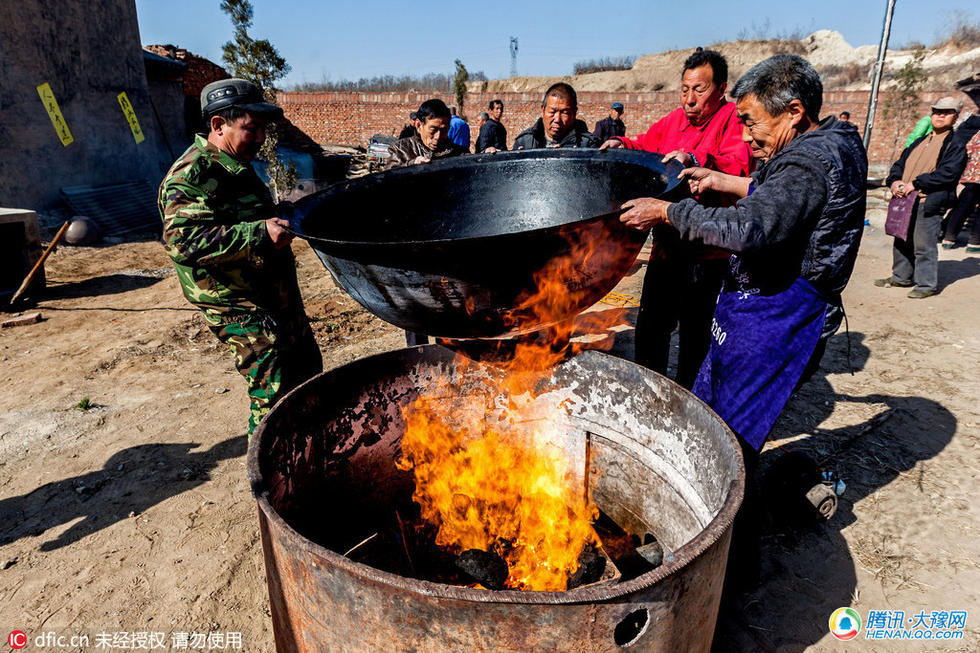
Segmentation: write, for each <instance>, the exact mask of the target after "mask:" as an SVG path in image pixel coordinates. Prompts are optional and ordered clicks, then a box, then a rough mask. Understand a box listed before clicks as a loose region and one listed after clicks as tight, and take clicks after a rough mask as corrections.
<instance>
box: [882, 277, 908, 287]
mask: <svg viewBox="0 0 980 653" xmlns="http://www.w3.org/2000/svg"><path fill="white" fill-rule="evenodd" d="M875 285H876V286H878V287H879V288H908V287H909V286H911V285H912V283H906V282H904V281H899V280H898V279H896V278H895V277H886V278H884V279H875Z"/></svg>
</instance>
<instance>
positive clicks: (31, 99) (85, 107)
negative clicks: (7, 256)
mask: <svg viewBox="0 0 980 653" xmlns="http://www.w3.org/2000/svg"><path fill="white" fill-rule="evenodd" d="M4 13H5V15H4V17H3V20H0V44H3V45H2V46H0V89H3V92H2V93H0V115H2V116H3V118H2V120H0V206H6V207H18V208H24V209H40V210H44V209H50V208H53V207H56V206H58V205H60V203H61V197H60V193H59V189H60V188H62V187H65V186H80V185H83V186H98V185H104V184H114V183H122V182H132V181H139V180H146V181H147V182H148V183H149V184H150V185H152V186H153V187H155V186H156V185H157V184H159V182H160V180H161V179H162V177H163V174H164V173H165V172H166V170H167V169H168V167H169V166H170V164H171V163H172V162H173V159H174V156H173V155H172V151H173V152H176V153H177V154H179V153H180V152H181V151H183V149H184V148H185V146H186V142H184V141H181V142H173V141H175V140H177V139H180V138H181V134H182V133H183V132H185V129H184V127H183V125H182V124H181V122H182V121H183V98H182V94H181V92H180V81H179V79H180V75H179V74H177V73H178V71H177V69H176V68H175V67H173V66H170V67H169V68H168V64H166V63H164V62H161V61H153V62H152V63H150V64H147V63H145V61H144V51H143V49H142V47H141V45H140V36H139V27H138V25H137V21H136V4H135V1H134V0H88V1H87V2H75V1H74V0H19V1H18V2H15V3H4ZM158 59H159V58H158ZM172 63H173V64H174V65H177V66H179V65H182V64H178V63H177V62H172ZM148 65H149V66H150V67H152V68H153V69H154V70H156V71H157V72H159V75H157V81H155V82H154V96H156V97H158V98H160V100H161V104H162V105H163V106H157V107H156V109H157V111H156V113H155V112H154V106H153V103H151V95H150V89H149V85H148V82H147V68H148ZM45 85H46V86H45ZM39 87H41V89H40V91H39ZM122 93H125V96H123V97H120V94H122ZM52 98H53V100H54V102H56V104H57V108H55V106H54V103H53V102H52V101H51V100H52ZM174 105H176V107H175V106H174ZM175 110H176V111H180V115H179V117H178V118H175V117H174V116H173V115H172V114H173V112H174V111H175ZM59 114H60V115H59ZM164 125H167V127H164ZM168 139H169V140H170V143H169V147H168Z"/></svg>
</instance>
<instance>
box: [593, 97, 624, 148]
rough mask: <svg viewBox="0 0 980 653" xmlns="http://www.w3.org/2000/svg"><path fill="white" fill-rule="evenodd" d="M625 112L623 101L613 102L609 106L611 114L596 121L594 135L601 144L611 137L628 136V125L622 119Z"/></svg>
mask: <svg viewBox="0 0 980 653" xmlns="http://www.w3.org/2000/svg"><path fill="white" fill-rule="evenodd" d="M623 113H625V111H624V109H623V105H622V103H621V102H613V105H612V107H610V108H609V115H608V116H606V117H605V118H603V119H602V120H599V121H597V122H596V124H595V129H594V130H592V135H593V136H595V139H596V140H597V141H599V144H600V145H602V144H603V143H605V142H606V141H608V140H609V139H610V138H614V137H616V136H626V125H625V124H624V123H623V121H622V117H623Z"/></svg>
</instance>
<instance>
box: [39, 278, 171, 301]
mask: <svg viewBox="0 0 980 653" xmlns="http://www.w3.org/2000/svg"><path fill="white" fill-rule="evenodd" d="M163 278H164V275H162V274H161V275H155V274H154V275H151V274H146V275H143V274H122V273H116V274H108V275H106V276H104V277H92V278H91V279H84V280H82V281H69V282H65V283H59V282H56V281H50V280H49V281H48V285H47V288H45V290H44V294H43V296H42V297H41V300H42V301H46V300H53V299H77V298H79V297H98V296H101V295H117V294H119V293H124V292H129V291H130V290H138V289H140V288H147V287H149V286H152V285H153V284H155V283H158V282H160V281H161V280H162V279H163Z"/></svg>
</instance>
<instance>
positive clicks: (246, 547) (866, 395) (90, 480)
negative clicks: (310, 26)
mask: <svg viewBox="0 0 980 653" xmlns="http://www.w3.org/2000/svg"><path fill="white" fill-rule="evenodd" d="M870 217H871V218H872V219H871V226H870V227H869V228H868V230H867V233H866V236H865V240H864V243H863V245H862V252H861V257H860V260H859V261H858V265H857V269H856V271H855V274H854V277H853V278H852V281H851V284H850V286H849V288H848V290H847V292H846V294H845V302H846V307H847V311H848V316H849V322H850V331H851V344H850V362H851V366H852V367H853V368H854V373H853V374H851V373H849V372H848V364H847V360H848V357H847V346H846V340H845V338H844V337H843V335H840V336H838V337H836V338H835V340H834V341H833V342H832V346H831V348H830V350H829V352H828V355H827V357H826V358H825V360H824V364H823V366H822V369H821V371H820V373H819V374H818V375H817V377H816V378H815V379H814V380H812V381H810V382H809V383H808V384H807V385H806V386H805V387H804V388H803V389H802V390H801V391H800V392H799V394H798V395H797V396H796V397H795V398H794V399H793V400H792V401H791V404H790V406H789V407H788V409H787V410H786V411H785V413H784V415H783V417H782V418H781V420H780V422H779V424H778V425H777V427H776V433H775V437H774V439H773V441H772V442H771V443H770V445H769V448H768V449H767V452H766V453H765V455H764V457H763V461H764V464H768V463H769V462H770V461H772V460H774V459H775V458H776V457H777V456H778V455H779V454H781V453H782V452H784V451H789V450H803V451H807V452H810V453H811V454H812V455H814V456H815V457H817V458H818V459H821V460H822V461H825V463H826V465H827V466H828V467H832V468H834V469H836V470H837V471H838V472H839V473H840V475H841V477H842V478H843V480H844V481H845V482H846V484H847V490H846V492H845V494H844V496H843V499H842V502H841V506H840V509H839V510H838V512H837V514H836V515H835V516H834V517H833V519H831V520H830V521H829V522H828V523H824V524H818V525H812V524H811V525H804V526H789V525H786V524H785V523H783V522H781V521H780V520H774V521H772V522H771V523H769V524H768V525H767V527H766V530H765V533H764V538H763V557H764V565H763V569H762V579H761V584H760V586H759V588H758V589H756V590H755V591H754V592H752V593H750V594H748V595H746V596H745V597H743V598H742V599H741V600H740V601H739V602H738V604H737V605H738V609H737V610H736V611H734V612H732V613H731V614H730V615H729V616H728V617H727V618H726V619H724V621H723V625H722V627H723V629H724V631H723V632H724V633H725V635H724V638H723V639H724V641H726V642H727V643H729V644H730V645H731V646H732V647H733V648H740V649H742V650H780V651H795V650H803V649H810V650H817V651H822V650H838V643H837V642H836V641H835V640H834V639H833V638H832V637H831V636H830V634H829V633H828V629H827V620H828V617H829V615H830V613H831V612H832V611H833V610H834V609H836V608H838V607H841V606H847V605H852V606H854V607H856V608H857V609H858V611H859V612H860V613H861V614H862V616H865V615H866V614H867V610H869V609H896V610H897V609H900V610H905V611H906V613H907V614H909V615H912V614H914V613H918V612H919V611H921V610H925V611H926V612H927V613H929V612H930V611H932V610H971V609H973V610H976V608H977V607H978V606H980V601H978V593H980V566H978V559H980V558H978V554H980V545H978V541H980V533H978V525H980V519H978V517H980V515H978V513H980V507H978V503H977V502H976V501H974V500H973V499H971V497H972V492H974V491H976V488H977V483H976V479H977V476H978V473H980V470H978V463H977V454H978V447H980V441H978V434H980V431H978V424H980V415H978V408H977V404H976V396H977V393H978V389H980V388H978V386H977V374H976V365H977V361H978V360H980V357H978V354H980V338H978V336H977V332H976V317H977V308H976V304H975V302H976V301H977V299H978V298H980V256H976V255H968V254H966V253H965V251H964V250H963V249H962V248H961V249H956V250H951V251H942V252H941V255H940V260H941V262H940V276H941V283H942V286H943V288H942V292H941V293H940V294H939V295H938V296H936V297H933V298H930V299H925V300H908V299H906V298H905V296H904V294H905V293H904V292H903V291H901V290H898V289H892V290H883V289H879V288H875V287H873V286H872V285H871V281H872V279H874V278H875V277H879V276H885V275H887V273H888V271H889V267H890V244H889V240H890V239H888V238H886V236H885V235H884V234H883V233H882V231H881V229H880V226H881V218H882V212H881V211H880V210H876V211H873V212H872V213H871V214H870ZM295 249H296V251H297V256H298V264H299V276H300V279H301V285H302V289H303V293H304V297H305V298H306V302H307V309H308V312H309V314H310V315H311V317H312V318H313V320H314V325H315V328H316V332H317V337H318V340H319V342H320V345H321V348H322V350H323V355H324V365H325V367H326V368H331V367H335V366H338V365H342V364H344V363H346V362H349V361H352V360H354V359H356V358H360V357H363V356H366V355H370V354H372V353H376V352H381V351H385V350H389V349H392V348H396V347H399V346H401V344H402V343H403V340H402V334H401V332H400V331H398V330H397V329H395V328H394V327H391V326H389V325H387V324H385V323H383V322H381V321H379V320H378V319H376V318H374V317H373V316H371V315H369V314H367V313H365V312H364V311H363V310H362V309H361V308H360V307H359V306H358V305H357V304H356V303H355V302H354V301H353V300H352V299H350V298H349V297H348V296H347V295H346V294H344V293H343V292H342V291H340V290H338V289H337V287H336V286H335V285H334V284H333V282H332V281H331V280H330V279H329V276H328V275H327V274H326V273H325V272H324V271H323V269H322V267H321V266H320V264H319V261H317V260H316V258H315V257H314V256H313V254H312V253H311V251H310V250H309V248H308V247H306V246H305V245H303V244H299V245H296V246H295ZM47 274H48V279H49V288H48V295H47V298H46V299H45V300H44V301H43V302H42V303H41V304H40V306H39V310H40V311H41V312H42V314H43V316H44V318H45V320H44V321H43V322H41V323H39V324H35V325H31V326H25V327H18V328H11V329H4V330H2V331H0V380H2V381H3V382H4V384H5V387H7V392H6V393H4V394H3V395H2V396H0V523H2V524H3V529H2V531H0V627H4V628H7V629H8V631H9V630H12V629H19V630H22V631H24V632H26V633H27V634H28V637H29V638H30V639H31V642H32V644H31V646H30V647H29V649H28V650H31V649H34V650H38V649H37V647H35V646H34V645H33V638H34V637H36V636H37V635H38V634H40V633H44V632H50V631H54V632H55V633H57V634H60V635H66V636H71V635H88V636H89V638H90V640H89V643H90V645H89V646H78V645H76V646H69V645H67V643H66V646H65V647H56V646H55V647H42V649H41V650H61V651H69V650H80V651H87V650H97V649H96V648H95V643H96V641H97V636H98V633H100V632H107V633H110V634H112V633H114V632H120V633H138V632H150V633H155V632H158V633H164V636H165V642H166V643H167V645H168V646H169V645H170V644H171V643H172V641H173V640H172V639H171V637H172V636H173V635H174V634H175V633H181V632H184V633H205V634H207V633H241V638H242V643H243V648H244V650H249V651H265V650H272V648H273V644H272V625H271V620H270V617H269V608H268V599H267V594H266V585H265V573H264V569H263V564H262V552H261V546H260V543H259V537H258V526H257V524H258V522H257V518H256V514H255V505H254V503H253V500H252V498H251V495H250V492H249V487H248V482H247V479H246V476H245V469H244V453H245V449H246V440H245V437H244V436H243V435H242V434H243V433H244V430H245V422H246V418H247V401H246V397H245V393H244V384H243V381H242V380H241V378H240V377H239V376H238V374H237V373H236V372H235V371H234V369H233V366H232V361H231V358H230V356H229V354H228V353H226V352H225V351H224V350H222V349H221V348H219V346H218V343H217V342H216V341H215V340H214V339H213V337H212V336H211V334H210V333H208V331H207V329H206V328H205V327H204V323H203V321H202V320H201V318H200V317H199V316H198V314H197V312H196V311H195V310H194V309H193V308H192V307H191V306H190V305H188V304H187V303H186V302H185V301H184V300H183V298H182V296H181V295H180V292H179V290H178V284H177V280H176V278H175V277H174V275H173V274H172V273H171V271H170V266H169V261H168V259H167V258H166V256H165V255H164V253H163V250H162V247H161V246H160V245H158V244H157V243H153V242H141V243H128V244H122V245H116V246H112V247H103V248H68V247H65V248H61V249H59V250H58V251H57V252H56V253H55V254H54V255H53V257H52V258H51V259H50V260H49V263H48V266H47ZM641 278H642V272H641V271H638V272H637V273H635V274H634V275H632V276H631V277H629V278H627V279H626V280H624V282H623V284H621V286H620V287H619V288H618V290H619V291H620V292H623V293H627V294H633V295H635V296H637V297H638V296H639V288H640V280H641ZM631 335H632V334H631V332H629V331H626V332H623V333H622V334H621V335H620V338H619V339H618V341H617V346H616V350H617V351H619V352H621V353H624V354H625V355H629V353H630V350H631V347H632V343H631ZM80 402H81V403H82V404H83V405H84V404H85V403H86V402H87V404H88V408H87V410H81V409H79V408H78V406H79V404H80ZM978 618H980V617H978V616H977V615H976V613H975V612H974V613H973V614H970V616H969V619H968V621H967V627H966V631H967V632H966V635H965V638H964V640H963V641H962V642H958V643H954V644H950V645H947V646H946V648H947V649H950V650H977V649H978V648H980V624H978V621H977V620H978ZM849 648H851V649H862V650H886V649H887V650H894V649H896V648H897V649H903V646H902V645H899V644H895V643H888V642H882V643H873V642H867V641H859V642H851V643H850V644H849ZM905 648H909V649H914V650H926V648H924V645H922V644H915V645H907V646H906V647H905ZM927 648H929V649H930V650H931V649H933V648H942V647H941V646H940V647H934V646H929V647H927ZM101 650H109V649H105V648H103V649H101Z"/></svg>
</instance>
